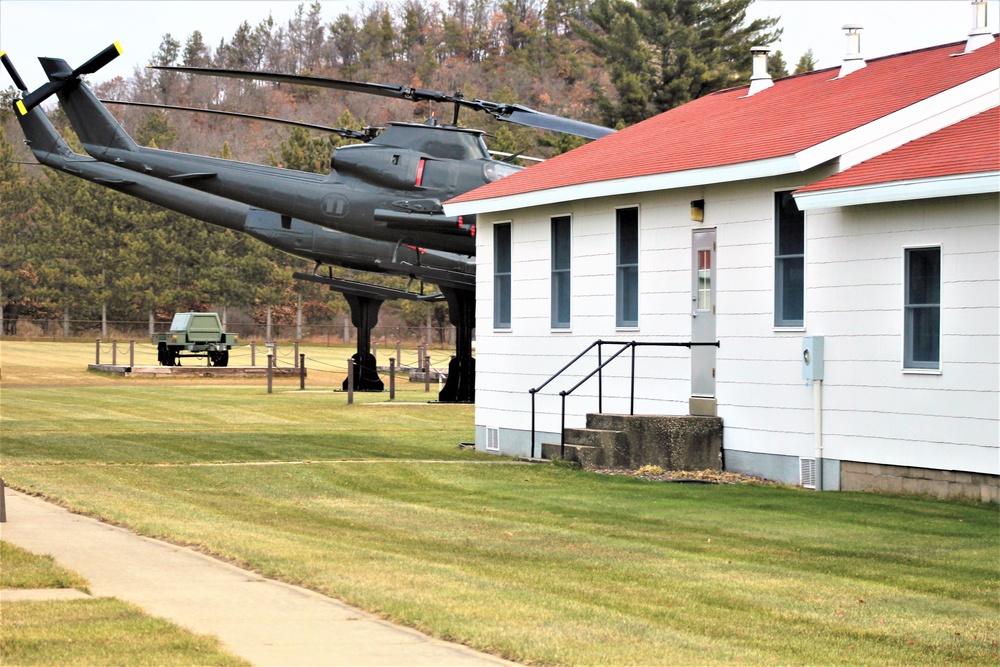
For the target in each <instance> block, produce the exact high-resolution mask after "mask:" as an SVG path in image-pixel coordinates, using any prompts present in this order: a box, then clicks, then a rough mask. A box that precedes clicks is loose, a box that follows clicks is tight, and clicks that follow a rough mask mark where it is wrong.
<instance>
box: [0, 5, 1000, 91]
mask: <svg viewBox="0 0 1000 667" xmlns="http://www.w3.org/2000/svg"><path fill="white" fill-rule="evenodd" d="M321 1H322V6H323V18H324V22H326V23H329V22H331V21H333V20H334V19H335V18H336V17H337V16H338V15H339V14H341V13H343V12H345V11H346V12H352V13H353V11H354V10H355V8H356V7H357V6H358V5H359V4H360V0H321ZM389 1H390V2H393V0H389ZM299 4H300V2H299V1H298V0H294V1H291V2H289V1H286V0H266V1H262V0H257V1H255V0H240V1H236V0H225V1H224V0H201V1H200V2H192V1H190V0H142V1H137V0H117V1H110V2H109V1H103V0H100V1H99V0H93V1H87V0H72V1H68V2H67V1H61V0H0V51H6V52H7V55H8V56H9V57H10V58H11V60H12V61H13V62H14V64H15V66H16V67H17V68H18V70H19V72H20V74H21V76H22V78H24V79H25V81H26V83H27V85H28V87H29V88H32V89H34V88H36V87H38V86H40V85H41V84H42V83H44V81H45V77H44V74H43V73H42V69H41V67H40V66H39V64H38V61H37V60H36V58H37V57H38V56H50V57H60V58H63V59H65V60H66V61H68V62H69V64H70V65H71V66H73V67H76V66H78V65H81V64H82V63H83V62H85V61H86V60H87V59H88V58H90V57H91V56H93V55H94V54H96V53H97V52H99V51H100V50H101V49H103V48H104V47H106V46H107V45H108V44H111V43H112V42H115V41H118V42H119V43H120V44H121V46H122V49H123V51H124V53H123V55H121V56H119V57H118V58H117V60H115V61H114V62H112V63H111V64H110V65H108V66H106V67H105V68H104V69H102V70H101V71H100V72H98V73H97V74H95V75H93V76H91V77H90V80H91V82H92V83H100V82H102V81H105V80H107V79H111V78H113V77H115V76H123V77H128V76H131V75H132V73H133V71H134V68H136V67H143V66H145V65H146V63H147V62H149V60H150V58H151V57H152V55H153V54H154V53H156V51H157V50H158V49H159V45H160V41H161V40H162V38H163V35H164V34H166V33H170V34H171V35H173V37H174V38H175V39H177V40H178V41H180V42H181V43H182V44H183V43H184V41H185V40H186V39H187V38H188V36H189V35H190V34H191V33H192V32H193V31H195V30H200V31H201V32H202V35H203V36H204V40H205V43H206V44H208V45H209V46H211V47H212V49H213V50H214V49H215V48H216V47H217V46H218V44H219V42H220V40H222V39H226V40H228V39H229V38H230V37H232V35H233V33H234V32H235V31H236V29H237V27H239V25H240V24H241V23H242V22H243V21H249V22H250V24H251V25H256V24H257V23H259V22H260V21H261V20H262V19H264V18H266V17H267V15H268V14H270V15H271V16H272V17H273V18H274V20H275V22H276V23H278V24H284V23H286V22H287V21H288V20H289V19H290V18H291V17H292V16H293V15H294V13H295V9H296V7H297V6H298V5H299ZM305 4H306V6H308V4H309V2H306V3H305ZM441 4H442V5H446V4H447V0H441ZM988 7H989V9H988V16H989V27H990V28H991V30H992V31H993V32H997V30H998V28H997V25H998V18H1000V0H989V4H988ZM748 15H749V18H751V19H752V18H757V17H762V16H780V17H781V23H780V26H781V27H783V28H784V35H783V37H782V38H781V41H780V42H778V43H776V44H775V45H774V47H775V48H776V49H780V50H781V51H782V53H783V55H784V59H785V61H786V63H788V66H789V69H793V68H794V66H795V63H796V62H797V61H798V59H799V57H800V56H801V55H802V54H803V53H805V51H806V49H810V48H811V49H812V50H813V53H814V55H815V57H816V60H817V66H818V67H820V68H824V67H835V66H838V65H839V64H840V63H841V60H842V58H843V56H844V53H845V51H846V46H847V40H846V38H845V37H844V31H843V30H842V29H841V27H842V26H843V25H844V24H847V23H860V24H861V25H862V26H864V30H863V31H862V33H861V35H862V37H861V52H862V54H863V55H864V56H865V57H866V58H874V57H877V56H883V55H888V54H891V53H899V52H902V51H909V50H912V49H918V48H923V47H927V46H934V45H936V44H944V43H947V42H956V41H960V40H964V39H965V38H966V37H967V36H968V33H969V30H970V28H971V27H972V9H971V4H970V1H969V0H756V2H754V4H753V5H751V7H750V10H749V12H748ZM10 83H11V82H10V80H9V79H8V78H7V75H6V73H2V74H0V89H3V88H6V87H7V86H9V85H10ZM389 83H396V82H389Z"/></svg>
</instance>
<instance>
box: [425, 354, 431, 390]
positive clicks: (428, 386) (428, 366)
mask: <svg viewBox="0 0 1000 667" xmlns="http://www.w3.org/2000/svg"><path fill="white" fill-rule="evenodd" d="M430 390H431V355H429V354H425V355H424V391H426V392H429V391H430Z"/></svg>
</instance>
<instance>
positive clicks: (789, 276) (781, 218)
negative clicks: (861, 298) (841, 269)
mask: <svg viewBox="0 0 1000 667" xmlns="http://www.w3.org/2000/svg"><path fill="white" fill-rule="evenodd" d="M804 276H805V215H804V214H803V213H802V211H800V210H799V207H798V206H796V204H795V199H794V198H793V197H792V193H791V192H776V193H775V194H774V326H776V327H801V326H802V324H803V322H804V319H803V315H804V310H805V309H804V302H805V299H804V298H803V297H804V293H805V279H804Z"/></svg>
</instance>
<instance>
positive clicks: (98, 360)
mask: <svg viewBox="0 0 1000 667" xmlns="http://www.w3.org/2000/svg"><path fill="white" fill-rule="evenodd" d="M94 348H95V349H96V350H97V351H96V356H95V358H94V365H95V366H100V365H101V339H100V338H98V339H97V340H95V341H94Z"/></svg>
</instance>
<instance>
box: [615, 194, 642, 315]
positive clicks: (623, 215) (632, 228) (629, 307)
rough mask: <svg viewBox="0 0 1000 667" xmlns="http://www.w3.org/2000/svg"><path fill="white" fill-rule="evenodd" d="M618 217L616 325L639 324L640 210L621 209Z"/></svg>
mask: <svg viewBox="0 0 1000 667" xmlns="http://www.w3.org/2000/svg"><path fill="white" fill-rule="evenodd" d="M617 218H618V279H617V280H618V286H617V292H616V294H617V299H616V307H615V312H616V315H615V324H616V325H617V326H620V327H637V326H639V209H637V208H620V209H618V211H617Z"/></svg>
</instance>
